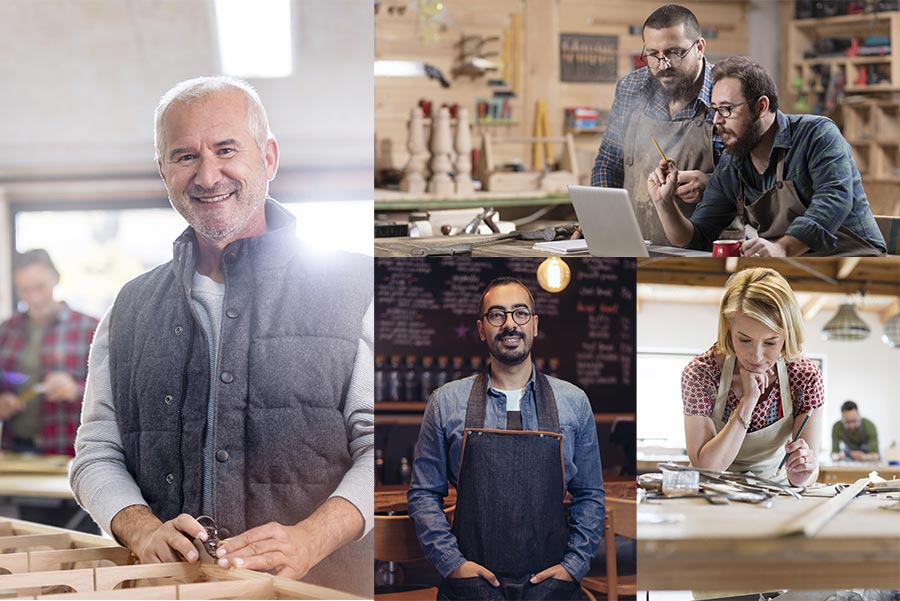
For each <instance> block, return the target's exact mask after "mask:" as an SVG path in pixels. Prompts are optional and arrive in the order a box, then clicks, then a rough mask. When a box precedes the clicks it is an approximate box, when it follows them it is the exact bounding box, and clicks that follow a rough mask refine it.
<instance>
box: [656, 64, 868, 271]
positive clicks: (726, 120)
mask: <svg viewBox="0 0 900 601" xmlns="http://www.w3.org/2000/svg"><path fill="white" fill-rule="evenodd" d="M712 77H713V82H714V86H713V92H712V104H711V107H710V109H711V112H712V113H713V115H714V117H715V119H714V122H715V125H716V129H717V131H718V133H719V135H721V136H722V140H723V142H724V143H725V148H726V150H727V153H726V154H725V155H724V156H723V157H722V160H721V162H720V163H719V164H718V166H717V167H716V170H715V172H713V175H712V178H711V179H710V181H709V185H708V186H707V187H706V191H705V193H704V195H703V200H702V201H701V202H700V204H699V205H697V208H696V210H695V211H694V214H693V215H692V216H691V217H690V219H688V218H686V217H685V216H684V215H682V214H681V213H680V211H678V208H677V206H676V205H675V202H674V196H675V192H676V185H677V182H678V181H679V174H678V169H677V168H676V167H675V166H674V165H672V164H671V163H664V162H662V161H660V162H659V165H658V167H657V169H656V170H655V171H654V172H653V173H651V174H650V176H649V178H648V181H647V184H648V188H649V191H650V196H651V198H653V202H654V204H655V205H656V208H657V211H658V213H659V217H660V220H661V221H662V224H663V227H664V228H665V231H666V236H667V237H668V238H669V240H670V241H671V242H672V244H675V245H677V246H687V247H689V248H695V249H703V250H709V249H710V248H711V247H712V244H713V242H714V241H715V240H716V239H717V238H718V237H720V235H721V233H722V231H723V230H724V229H726V228H728V227H729V225H730V224H732V223H733V222H734V220H735V218H736V217H737V218H738V219H739V220H740V225H743V226H745V227H746V226H749V227H746V232H747V234H746V238H747V239H746V240H745V241H744V243H743V244H742V246H741V252H742V254H744V255H746V256H760V257H762V256H773V257H783V256H796V255H801V254H805V255H807V256H815V255H820V256H822V255H845V256H846V255H852V256H878V255H883V254H884V253H885V250H886V246H885V243H884V238H883V237H882V235H881V232H880V231H879V230H878V226H877V225H876V223H875V219H874V217H873V216H872V210H871V209H870V208H869V202H868V200H867V199H866V193H865V191H864V190H863V187H862V181H861V178H860V174H859V171H858V170H857V168H856V164H855V163H854V162H853V156H852V154H851V150H850V145H849V144H847V141H846V140H844V138H843V136H841V132H840V131H839V130H838V128H837V126H836V125H835V124H834V122H832V121H831V120H830V119H828V118H826V117H820V116H816V115H786V114H784V113H782V112H781V111H779V110H778V89H777V88H776V87H775V82H774V81H773V80H772V77H771V76H770V75H769V74H768V73H767V72H766V70H765V69H763V68H762V67H761V66H760V65H759V64H757V63H755V62H754V61H753V60H752V59H750V58H748V57H741V56H738V57H731V58H728V59H726V60H724V61H722V62H721V63H719V64H717V65H716V66H715V68H714V69H713V71H712Z"/></svg>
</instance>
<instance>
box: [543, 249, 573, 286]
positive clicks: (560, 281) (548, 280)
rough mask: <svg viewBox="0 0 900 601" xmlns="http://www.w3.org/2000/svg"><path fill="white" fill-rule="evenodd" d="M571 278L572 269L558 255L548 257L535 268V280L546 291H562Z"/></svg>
mask: <svg viewBox="0 0 900 601" xmlns="http://www.w3.org/2000/svg"><path fill="white" fill-rule="evenodd" d="M571 279H572V270H571V269H569V266H568V265H566V262H565V261H563V260H562V259H560V258H559V257H548V258H546V259H544V262H543V263H541V264H540V266H539V267H538V270H537V281H538V284H540V285H541V288H543V289H544V290H546V291H547V292H562V291H563V290H565V289H566V286H568V285H569V281H570V280H571Z"/></svg>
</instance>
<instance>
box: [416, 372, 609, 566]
mask: <svg viewBox="0 0 900 601" xmlns="http://www.w3.org/2000/svg"><path fill="white" fill-rule="evenodd" d="M534 373H535V372H534V369H533V368H532V371H531V380H530V381H529V382H528V384H527V386H526V387H525V394H524V396H523V397H522V400H521V411H522V428H523V429H524V430H532V431H534V430H537V429H538V419H537V411H536V409H535V399H534V391H535V377H534ZM547 380H548V381H549V382H550V387H551V388H552V390H553V394H554V396H555V397H556V406H557V410H558V412H559V425H560V429H561V432H562V435H563V456H564V462H565V477H566V487H567V489H568V491H569V492H570V493H571V495H572V501H571V504H570V505H569V542H568V549H567V550H566V554H565V557H564V558H563V560H562V562H561V564H562V566H563V567H564V568H565V569H566V571H567V572H569V574H571V575H572V576H573V577H574V578H575V579H576V580H581V579H582V578H583V577H584V575H585V574H587V571H588V569H589V568H590V563H591V559H592V558H593V557H594V554H595V553H596V551H597V547H598V546H599V544H600V536H601V535H602V533H603V520H604V518H605V515H606V514H605V512H604V501H605V499H606V493H605V491H604V490H603V474H602V470H601V467H600V450H599V447H598V446H597V427H596V425H595V423H594V414H593V412H592V411H591V405H590V402H589V401H588V398H587V395H585V394H584V391H582V390H581V389H580V388H578V387H577V386H574V385H572V384H570V383H568V382H564V381H563V380H558V379H556V378H552V377H550V376H548V377H547ZM474 382H475V376H469V377H468V378H464V379H462V380H457V381H455V382H450V383H448V384H446V385H444V386H442V387H440V388H438V389H437V390H435V391H434V392H433V393H432V394H431V397H430V398H429V399H428V406H427V407H426V409H425V416H424V418H423V420H422V429H421V430H420V431H419V440H418V442H417V443H416V455H415V461H414V462H413V468H412V482H411V484H410V487H409V493H408V494H407V500H408V503H409V516H410V518H411V519H412V521H413V523H414V524H415V527H416V535H417V536H418V538H419V543H420V544H421V545H422V549H423V550H424V551H425V557H426V559H428V561H429V562H431V564H432V565H434V567H435V568H436V569H437V571H438V572H440V574H441V576H443V577H445V578H446V577H447V576H448V575H449V574H450V573H451V572H453V571H454V570H456V569H457V568H458V567H460V566H461V565H462V564H463V563H465V561H466V558H465V557H464V556H463V555H462V553H460V550H459V546H458V545H457V542H456V537H455V536H453V534H452V533H451V532H450V524H449V523H448V522H447V518H446V516H445V515H444V512H443V510H442V508H443V498H444V497H446V496H447V483H448V481H449V483H450V484H452V485H453V486H454V487H455V486H456V485H457V477H458V475H459V464H460V459H461V456H462V441H463V431H464V430H465V426H466V406H467V404H468V400H469V393H470V392H471V390H472V386H473V384H474ZM487 385H488V392H487V406H486V408H485V419H484V427H485V428H491V429H498V430H505V429H506V396H505V395H504V394H503V393H502V392H498V391H497V390H495V389H493V388H492V387H491V381H490V376H489V375H488V382H487ZM497 544H499V545H502V544H503V541H502V540H500V541H497Z"/></svg>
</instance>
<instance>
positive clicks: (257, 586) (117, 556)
mask: <svg viewBox="0 0 900 601" xmlns="http://www.w3.org/2000/svg"><path fill="white" fill-rule="evenodd" d="M133 561H134V557H133V556H132V555H131V553H130V552H129V551H128V550H127V549H125V548H123V547H120V546H118V545H116V543H115V542H114V541H112V540H110V539H107V538H103V537H100V536H94V535H90V534H84V533H81V532H73V531H70V530H65V529H62V528H55V527H52V526H43V525H41V524H34V523H30V522H24V521H21V520H12V519H2V520H0V568H2V569H4V570H6V571H7V572H9V573H7V574H3V575H0V590H3V591H4V593H6V592H8V591H13V592H15V593H16V595H15V596H19V597H21V596H31V597H30V598H34V597H33V595H36V594H38V595H39V594H41V593H42V592H44V593H53V592H56V590H55V589H58V588H60V587H67V588H68V589H71V590H73V591H74V592H73V593H71V594H66V595H64V596H59V597H58V598H61V599H235V598H236V599H358V598H359V597H355V596H352V595H349V594H347V593H344V592H342V591H339V590H336V589H331V588H326V587H322V586H316V585H311V584H306V583H303V582H299V581H295V580H290V579H287V578H279V577H277V576H271V575H269V574H265V573H261V572H254V571H251V570H245V569H237V568H229V569H222V568H219V567H217V566H216V565H215V564H213V563H212V559H211V558H206V561H208V562H210V563H204V564H201V563H199V562H193V563H185V562H178V563H163V564H147V565H133ZM119 585H121V588H118V586H119ZM51 598H57V597H56V596H53V597H51Z"/></svg>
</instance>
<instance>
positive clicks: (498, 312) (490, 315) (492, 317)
mask: <svg viewBox="0 0 900 601" xmlns="http://www.w3.org/2000/svg"><path fill="white" fill-rule="evenodd" d="M507 315H512V318H513V321H514V322H515V323H516V324H518V325H520V326H524V325H525V324H526V323H528V322H529V321H531V318H532V316H533V315H534V313H532V312H531V309H528V308H526V307H519V308H517V309H513V310H512V311H504V310H503V309H491V310H490V311H488V312H487V313H485V314H484V315H482V316H481V317H483V318H484V319H486V320H487V322H488V323H489V324H491V325H492V326H494V327H495V328H499V327H500V326H502V325H503V324H505V323H506V316H507Z"/></svg>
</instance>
